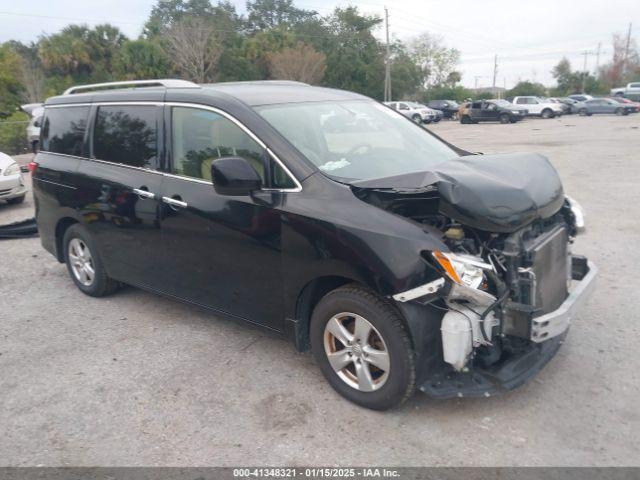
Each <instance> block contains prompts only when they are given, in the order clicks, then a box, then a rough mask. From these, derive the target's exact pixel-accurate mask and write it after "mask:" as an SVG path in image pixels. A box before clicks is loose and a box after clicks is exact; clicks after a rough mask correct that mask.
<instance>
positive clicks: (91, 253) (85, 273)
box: [62, 224, 119, 297]
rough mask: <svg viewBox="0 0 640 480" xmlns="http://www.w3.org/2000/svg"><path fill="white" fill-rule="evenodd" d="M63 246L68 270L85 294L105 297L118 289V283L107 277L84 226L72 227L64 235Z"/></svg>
mask: <svg viewBox="0 0 640 480" xmlns="http://www.w3.org/2000/svg"><path fill="white" fill-rule="evenodd" d="M62 245H63V248H64V259H65V262H66V264H67V270H69V274H70V275H71V279H72V280H73V282H74V283H75V284H76V286H77V287H78V288H79V289H80V290H81V291H82V292H83V293H86V294H87V295H90V296H92V297H103V296H105V295H108V294H110V293H112V292H114V291H115V290H116V289H117V288H118V285H119V284H118V282H116V281H115V280H113V279H112V278H110V277H109V276H108V275H107V272H106V270H105V268H104V264H103V263H102V259H101V258H100V255H99V253H98V250H97V248H96V247H95V244H94V243H93V239H92V238H91V235H90V234H89V232H87V230H86V229H85V228H84V227H83V226H81V225H79V224H75V225H71V226H70V227H69V228H68V229H67V231H66V232H65V234H64V238H63V240H62Z"/></svg>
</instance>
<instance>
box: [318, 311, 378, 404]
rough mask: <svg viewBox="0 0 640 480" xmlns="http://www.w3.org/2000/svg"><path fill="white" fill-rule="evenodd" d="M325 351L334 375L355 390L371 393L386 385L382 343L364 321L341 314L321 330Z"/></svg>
mask: <svg viewBox="0 0 640 480" xmlns="http://www.w3.org/2000/svg"><path fill="white" fill-rule="evenodd" d="M324 350H325V354H326V356H327V359H328V361H329V364H330V365H331V368H333V371H334V372H335V373H336V374H337V375H338V377H339V378H340V379H341V380H342V381H343V382H345V383H346V384H347V385H349V386H350V387H352V388H355V389H356V390H359V391H361V392H372V391H375V390H378V389H379V388H381V387H382V386H383V385H384V384H385V383H386V381H387V379H388V377H389V371H390V356H389V351H388V349H387V346H386V344H385V342H384V339H383V338H382V336H381V335H380V333H379V332H378V330H376V328H375V327H374V326H373V325H372V324H371V323H370V322H369V321H368V320H367V319H365V318H364V317H362V316H360V315H357V314H355V313H349V312H342V313H338V314H337V315H334V316H333V317H331V319H330V320H329V321H328V322H327V324H326V326H325V328H324Z"/></svg>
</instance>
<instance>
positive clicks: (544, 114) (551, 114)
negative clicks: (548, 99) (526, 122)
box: [541, 108, 555, 118]
mask: <svg viewBox="0 0 640 480" xmlns="http://www.w3.org/2000/svg"><path fill="white" fill-rule="evenodd" d="M541 117H542V118H553V117H555V113H554V112H553V110H551V109H550V108H545V109H544V110H542V113H541Z"/></svg>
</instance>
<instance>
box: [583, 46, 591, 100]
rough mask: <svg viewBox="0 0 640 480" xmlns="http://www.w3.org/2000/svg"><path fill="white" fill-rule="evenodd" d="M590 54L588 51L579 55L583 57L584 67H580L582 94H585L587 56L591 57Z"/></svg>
mask: <svg viewBox="0 0 640 480" xmlns="http://www.w3.org/2000/svg"><path fill="white" fill-rule="evenodd" d="M592 53H593V52H589V51H588V50H585V51H584V52H582V53H581V55H584V66H583V67H582V93H585V91H584V89H585V85H586V83H587V75H588V72H587V56H589V55H591V54H592Z"/></svg>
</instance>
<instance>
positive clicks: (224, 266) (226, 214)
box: [160, 106, 287, 330]
mask: <svg viewBox="0 0 640 480" xmlns="http://www.w3.org/2000/svg"><path fill="white" fill-rule="evenodd" d="M166 108H167V110H168V111H167V113H166V118H167V119H168V120H169V124H170V125H169V128H168V129H167V131H168V132H169V133H170V135H169V137H168V138H167V140H168V141H169V144H170V146H169V149H168V150H169V151H170V152H171V155H170V157H171V165H170V169H171V174H170V175H166V176H165V179H164V182H163V185H162V194H161V196H162V206H161V215H160V226H161V230H162V242H163V251H164V254H163V268H165V272H164V276H165V278H166V281H165V291H166V293H169V294H171V295H175V296H178V297H180V298H184V299H187V300H189V301H192V302H195V303H198V304H200V305H204V306H208V307H212V308H214V309H217V310H220V311H223V312H225V313H228V314H231V315H234V316H238V317H241V318H243V319H246V320H249V321H252V322H254V323H258V324H261V325H265V326H268V327H270V328H273V329H276V330H282V329H283V320H284V318H283V311H284V309H283V282H282V268H281V217H280V212H279V210H278V206H279V205H280V204H281V202H283V201H285V200H286V195H287V193H285V192H279V191H261V192H256V193H255V194H254V195H251V196H223V195H219V194H217V193H216V192H215V190H214V188H213V184H212V182H211V163H212V162H213V160H215V159H217V158H222V157H230V156H236V157H237V156H240V157H243V158H245V159H247V160H248V161H249V162H250V163H251V164H252V166H253V167H254V168H255V169H256V171H257V172H258V173H259V174H260V176H261V177H262V178H263V181H264V183H265V184H268V183H269V180H268V179H267V177H268V176H270V175H267V174H265V170H268V171H269V170H271V169H270V168H267V169H265V165H270V164H269V163H267V162H268V160H267V158H268V157H267V156H266V153H265V151H264V148H262V147H261V146H260V145H259V144H258V143H257V142H256V141H255V140H254V139H253V138H252V137H251V136H250V135H248V134H247V133H246V132H245V131H244V130H242V129H241V128H240V127H239V126H238V125H236V124H235V123H234V122H233V121H231V120H230V119H229V118H227V117H226V116H224V115H222V114H221V113H218V112H216V111H212V110H210V109H199V108H192V107H180V106H173V107H170V106H167V107H166Z"/></svg>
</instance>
